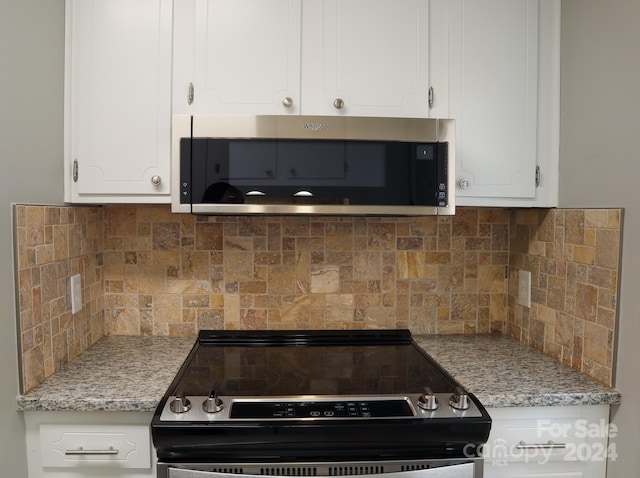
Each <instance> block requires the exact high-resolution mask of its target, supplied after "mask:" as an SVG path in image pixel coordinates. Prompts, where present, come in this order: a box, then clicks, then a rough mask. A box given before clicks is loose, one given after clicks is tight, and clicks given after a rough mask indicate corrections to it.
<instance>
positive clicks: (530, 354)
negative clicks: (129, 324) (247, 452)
mask: <svg viewBox="0 0 640 478" xmlns="http://www.w3.org/2000/svg"><path fill="white" fill-rule="evenodd" d="M414 339H415V341H416V343H417V344H418V346H419V347H420V348H422V349H423V350H424V351H425V352H426V353H427V354H428V355H430V356H431V357H432V358H434V359H435V360H436V361H437V362H438V363H439V364H440V365H441V367H442V368H443V369H445V370H446V371H447V372H448V373H449V374H450V375H451V376H452V377H453V378H454V379H456V380H457V381H458V382H459V383H460V384H461V385H462V386H463V387H464V388H465V389H466V390H468V391H469V392H471V393H473V394H475V395H476V397H478V399H479V400H480V402H481V403H482V404H483V405H484V406H485V407H488V408H501V407H531V406H552V405H601V404H604V405H612V404H616V403H619V402H620V399H621V396H620V393H619V392H618V391H617V390H615V389H611V388H607V387H603V386H601V385H599V384H597V383H596V382H594V381H593V380H590V379H589V378H588V377H586V376H584V375H582V374H580V373H578V372H576V371H574V370H572V369H570V368H568V367H566V366H564V365H561V364H560V363H558V362H556V361H555V360H554V359H552V358H551V357H547V356H545V355H543V354H542V353H540V352H538V351H536V350H534V349H532V348H531V347H528V346H525V345H522V344H520V343H519V342H517V341H516V340H515V339H512V338H511V337H508V336H505V335H417V336H414ZM194 343H195V337H125V336H110V337H104V338H102V339H101V340H99V341H98V342H97V343H96V344H94V345H93V346H91V347H90V348H89V349H87V350H86V351H85V352H84V353H82V354H81V355H80V356H79V357H78V358H77V359H76V360H74V361H73V362H71V363H68V364H67V365H65V366H64V367H63V368H62V369H61V370H60V371H59V372H57V373H55V374H54V375H52V376H51V377H49V378H48V379H47V380H45V381H44V382H43V383H42V384H40V385H39V386H38V387H36V388H35V389H34V390H32V391H31V392H29V393H27V394H25V395H20V396H18V397H17V400H16V404H17V408H18V410H20V411H154V410H155V408H156V406H157V405H158V403H159V402H160V400H161V399H162V396H163V395H164V393H165V391H166V390H167V388H168V387H169V385H170V384H171V381H172V380H173V378H174V376H175V374H176V373H177V372H178V370H179V368H180V365H182V363H183V361H184V359H185V358H186V356H187V355H188V353H189V351H190V350H191V348H192V347H193V344H194Z"/></svg>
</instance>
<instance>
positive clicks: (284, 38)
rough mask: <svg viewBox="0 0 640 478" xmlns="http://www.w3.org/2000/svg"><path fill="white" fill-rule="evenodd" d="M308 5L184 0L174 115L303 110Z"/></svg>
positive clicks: (177, 20) (177, 36) (177, 32)
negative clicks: (302, 29)
mask: <svg viewBox="0 0 640 478" xmlns="http://www.w3.org/2000/svg"><path fill="white" fill-rule="evenodd" d="M301 7H302V4H301V0H269V1H264V0H186V1H180V2H176V5H175V14H174V78H173V82H174V108H173V112H174V113H178V114H179V113H188V114H286V113H294V114H296V113H299V111H300V45H301V37H300V21H301ZM190 90H191V91H190ZM191 95H193V96H192V98H193V99H192V100H191V99H190V98H191ZM286 105H289V106H286Z"/></svg>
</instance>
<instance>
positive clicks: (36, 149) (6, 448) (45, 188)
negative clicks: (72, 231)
mask: <svg viewBox="0 0 640 478" xmlns="http://www.w3.org/2000/svg"><path fill="white" fill-rule="evenodd" d="M63 61H64V0H0V327H1V328H0V423H1V424H2V426H0V470H2V471H1V472H0V475H2V476H15V477H23V476H27V460H26V445H25V434H24V422H23V419H22V415H21V414H20V413H18V412H17V411H16V406H15V398H16V396H17V394H18V360H17V345H16V343H17V341H16V319H15V307H14V287H13V284H14V280H13V253H12V245H11V241H12V226H11V206H10V205H11V203H12V202H43V203H44V202H46V203H60V202H61V201H62V155H63V145H62V132H63V130H62V119H63V116H62V115H63V109H62V99H63V96H62V95H63Z"/></svg>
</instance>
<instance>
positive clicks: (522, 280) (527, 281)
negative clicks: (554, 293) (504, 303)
mask: <svg viewBox="0 0 640 478" xmlns="http://www.w3.org/2000/svg"><path fill="white" fill-rule="evenodd" d="M518 304H519V305H521V306H523V307H528V308H531V272H529V271H522V270H521V271H520V272H519V275H518Z"/></svg>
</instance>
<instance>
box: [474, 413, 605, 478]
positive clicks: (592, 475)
mask: <svg viewBox="0 0 640 478" xmlns="http://www.w3.org/2000/svg"><path fill="white" fill-rule="evenodd" d="M487 411H488V412H489V415H490V416H491V419H492V424H491V433H490V434H489V439H488V441H487V443H486V444H485V445H484V447H483V456H484V476H485V478H559V477H563V478H604V477H605V474H606V464H607V459H608V458H609V457H611V458H615V456H616V455H615V443H614V442H609V441H608V437H609V434H610V433H611V431H610V428H609V406H608V405H582V406H565V407H561V406H558V407H516V408H493V409H488V410H487Z"/></svg>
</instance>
